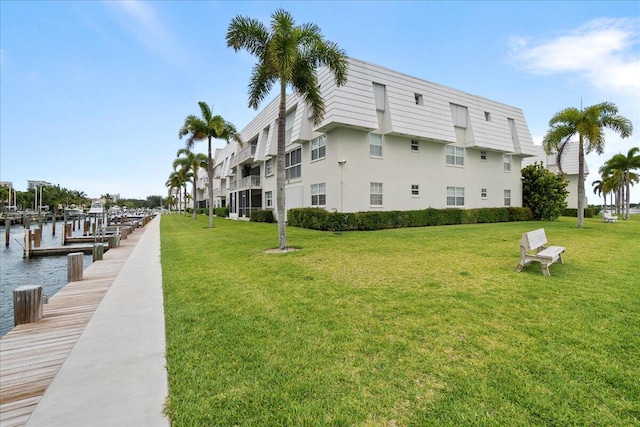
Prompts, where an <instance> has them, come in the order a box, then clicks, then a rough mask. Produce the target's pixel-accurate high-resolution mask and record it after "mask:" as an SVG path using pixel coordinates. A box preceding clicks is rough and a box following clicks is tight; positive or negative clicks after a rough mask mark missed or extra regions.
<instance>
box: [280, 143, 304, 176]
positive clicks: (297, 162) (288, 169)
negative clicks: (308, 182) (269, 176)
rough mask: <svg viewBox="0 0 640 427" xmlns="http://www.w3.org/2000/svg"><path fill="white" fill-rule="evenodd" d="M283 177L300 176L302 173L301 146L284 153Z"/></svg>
mask: <svg viewBox="0 0 640 427" xmlns="http://www.w3.org/2000/svg"><path fill="white" fill-rule="evenodd" d="M284 164H285V168H284V174H285V179H294V178H300V176H301V175H302V148H300V147H298V148H296V149H295V150H292V151H289V152H288V153H287V154H285V155H284Z"/></svg>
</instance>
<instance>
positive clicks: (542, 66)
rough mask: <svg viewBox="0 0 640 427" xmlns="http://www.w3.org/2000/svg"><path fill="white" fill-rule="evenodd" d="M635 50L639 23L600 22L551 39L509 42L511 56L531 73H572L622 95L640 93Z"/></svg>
mask: <svg viewBox="0 0 640 427" xmlns="http://www.w3.org/2000/svg"><path fill="white" fill-rule="evenodd" d="M639 46H640V19H630V18H623V19H610V18H600V19H596V20H593V21H590V22H588V23H586V24H584V25H581V26H580V27H578V28H577V29H575V30H572V31H569V32H567V33H565V34H560V35H559V36H557V37H555V38H544V39H542V38H541V39H536V38H524V37H517V38H513V39H512V40H511V53H512V56H513V58H514V59H515V60H516V61H517V62H518V63H519V64H520V65H521V66H522V67H523V68H524V69H525V70H527V71H529V72H531V73H534V74H542V75H549V74H558V73H574V74H578V75H580V76H582V77H583V78H585V79H586V80H587V81H589V82H590V83H591V84H592V85H593V86H594V87H596V88H599V89H608V90H615V91H617V92H624V91H629V90H633V91H638V90H639V89H640V79H639V78H638V76H639V75H640V49H639Z"/></svg>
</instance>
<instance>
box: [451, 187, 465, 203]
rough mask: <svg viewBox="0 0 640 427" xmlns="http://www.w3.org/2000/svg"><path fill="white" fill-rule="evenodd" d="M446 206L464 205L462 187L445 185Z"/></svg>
mask: <svg viewBox="0 0 640 427" xmlns="http://www.w3.org/2000/svg"><path fill="white" fill-rule="evenodd" d="M447 206H464V187H447Z"/></svg>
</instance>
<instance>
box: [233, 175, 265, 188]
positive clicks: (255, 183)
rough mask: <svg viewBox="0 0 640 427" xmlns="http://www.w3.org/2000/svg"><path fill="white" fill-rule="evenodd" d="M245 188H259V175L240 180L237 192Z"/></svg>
mask: <svg viewBox="0 0 640 427" xmlns="http://www.w3.org/2000/svg"><path fill="white" fill-rule="evenodd" d="M247 188H260V175H249V176H245V177H244V178H240V182H239V183H238V190H243V189H247Z"/></svg>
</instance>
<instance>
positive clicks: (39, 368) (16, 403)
mask: <svg viewBox="0 0 640 427" xmlns="http://www.w3.org/2000/svg"><path fill="white" fill-rule="evenodd" d="M143 232H144V229H138V230H136V232H134V233H132V234H131V235H129V236H128V238H127V239H126V240H122V241H121V242H120V246H118V247H116V248H114V249H113V250H110V251H108V252H106V253H105V254H104V259H103V260H102V261H97V262H94V263H92V264H91V265H90V266H89V267H87V268H86V269H85V270H84V272H83V280H81V281H78V282H71V283H69V284H67V285H66V286H64V287H63V288H62V289H60V290H59V291H58V292H57V293H56V294H55V295H54V296H52V297H50V298H49V302H48V304H45V305H44V308H43V318H42V320H41V321H39V322H35V323H29V324H24V325H19V326H17V327H15V328H14V329H13V330H11V331H10V332H9V333H7V334H6V335H5V336H4V337H2V338H1V339H0V425H2V426H3V427H5V426H6V427H10V426H12V427H21V426H24V425H25V424H26V422H27V421H28V419H29V417H30V416H31V414H32V412H33V411H34V410H35V407H36V406H37V404H38V402H39V401H40V399H41V398H42V396H43V395H44V393H45V391H46V389H47V387H48V386H49V385H50V384H51V382H52V381H53V379H54V378H55V376H56V374H57V373H58V371H59V370H60V367H61V366H62V364H63V363H64V361H65V360H66V358H67V356H68V355H69V353H70V352H71V350H72V349H73V347H74V346H75V344H76V343H77V341H78V339H79V338H80V336H81V335H82V332H83V331H84V329H85V328H86V326H87V324H88V323H89V321H90V320H91V318H92V316H93V314H94V313H95V311H96V309H97V308H98V306H99V305H100V303H101V302H102V299H103V298H104V296H105V295H106V293H107V292H108V290H109V288H110V287H111V284H112V283H113V281H114V280H115V278H116V277H117V275H118V273H119V272H120V270H121V269H122V266H123V265H124V263H125V262H126V260H127V259H128V257H129V255H130V254H131V252H132V251H133V249H134V248H135V246H136V244H137V243H138V241H139V240H140V237H141V235H142V233H143Z"/></svg>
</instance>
